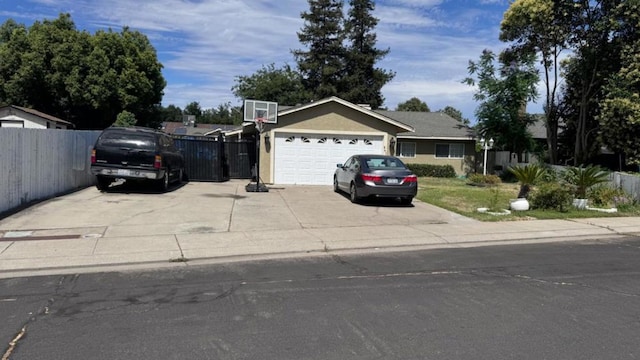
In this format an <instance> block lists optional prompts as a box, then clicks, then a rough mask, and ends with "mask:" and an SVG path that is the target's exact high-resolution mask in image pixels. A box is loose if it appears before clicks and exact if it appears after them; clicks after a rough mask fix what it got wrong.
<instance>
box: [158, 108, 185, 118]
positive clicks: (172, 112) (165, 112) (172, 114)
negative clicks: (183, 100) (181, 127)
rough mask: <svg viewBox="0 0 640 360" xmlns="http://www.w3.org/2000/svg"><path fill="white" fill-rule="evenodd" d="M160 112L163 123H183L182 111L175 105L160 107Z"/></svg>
mask: <svg viewBox="0 0 640 360" xmlns="http://www.w3.org/2000/svg"><path fill="white" fill-rule="evenodd" d="M158 112H159V113H160V120H161V122H175V121H180V122H181V121H182V109H180V107H178V106H175V105H173V104H169V106H167V107H162V106H159V109H158Z"/></svg>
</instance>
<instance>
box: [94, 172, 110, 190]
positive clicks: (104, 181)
mask: <svg viewBox="0 0 640 360" xmlns="http://www.w3.org/2000/svg"><path fill="white" fill-rule="evenodd" d="M96 178H97V179H98V183H97V184H96V188H97V189H98V190H100V191H107V189H109V185H111V179H109V178H107V177H104V176H97V177H96Z"/></svg>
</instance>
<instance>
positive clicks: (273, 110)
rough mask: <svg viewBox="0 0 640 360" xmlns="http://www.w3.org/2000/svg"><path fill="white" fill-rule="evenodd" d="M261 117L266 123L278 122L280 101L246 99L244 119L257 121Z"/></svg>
mask: <svg viewBox="0 0 640 360" xmlns="http://www.w3.org/2000/svg"><path fill="white" fill-rule="evenodd" d="M258 118H261V119H263V122H264V123H266V124H277V123H278V103H277V102H272V101H262V100H245V101H244V121H245V122H255V121H256V119H258Z"/></svg>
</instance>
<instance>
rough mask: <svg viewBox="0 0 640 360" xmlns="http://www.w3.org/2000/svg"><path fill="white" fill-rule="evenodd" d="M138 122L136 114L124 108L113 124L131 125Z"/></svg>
mask: <svg viewBox="0 0 640 360" xmlns="http://www.w3.org/2000/svg"><path fill="white" fill-rule="evenodd" d="M136 122H138V120H136V116H135V115H134V114H133V113H131V112H128V111H127V110H123V111H122V112H121V113H120V114H118V116H117V117H116V121H115V122H114V123H113V125H114V126H122V127H131V126H134V125H135V124H136Z"/></svg>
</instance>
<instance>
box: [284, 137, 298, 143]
mask: <svg viewBox="0 0 640 360" xmlns="http://www.w3.org/2000/svg"><path fill="white" fill-rule="evenodd" d="M295 139H296V138H295V136H289V137H288V138H287V139H286V140H285V142H293V140H295Z"/></svg>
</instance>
